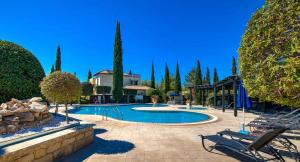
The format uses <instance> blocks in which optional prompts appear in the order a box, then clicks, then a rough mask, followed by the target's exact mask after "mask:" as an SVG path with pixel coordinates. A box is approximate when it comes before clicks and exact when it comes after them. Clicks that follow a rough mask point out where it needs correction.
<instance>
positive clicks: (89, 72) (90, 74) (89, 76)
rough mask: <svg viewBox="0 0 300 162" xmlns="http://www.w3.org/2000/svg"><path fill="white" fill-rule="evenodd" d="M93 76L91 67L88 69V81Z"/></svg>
mask: <svg viewBox="0 0 300 162" xmlns="http://www.w3.org/2000/svg"><path fill="white" fill-rule="evenodd" d="M92 77H93V75H92V72H91V69H89V71H88V78H87V82H90V79H91V78H92Z"/></svg>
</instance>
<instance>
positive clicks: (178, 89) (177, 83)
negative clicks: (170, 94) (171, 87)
mask: <svg viewBox="0 0 300 162" xmlns="http://www.w3.org/2000/svg"><path fill="white" fill-rule="evenodd" d="M175 91H176V92H178V93H180V92H181V79H180V72H179V65H178V61H177V64H176V75H175Z"/></svg>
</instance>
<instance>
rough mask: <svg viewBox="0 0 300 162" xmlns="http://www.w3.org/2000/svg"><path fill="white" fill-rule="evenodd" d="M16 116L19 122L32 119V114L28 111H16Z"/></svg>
mask: <svg viewBox="0 0 300 162" xmlns="http://www.w3.org/2000/svg"><path fill="white" fill-rule="evenodd" d="M16 116H17V117H19V119H20V122H32V121H34V116H33V115H32V113H30V112H25V113H16Z"/></svg>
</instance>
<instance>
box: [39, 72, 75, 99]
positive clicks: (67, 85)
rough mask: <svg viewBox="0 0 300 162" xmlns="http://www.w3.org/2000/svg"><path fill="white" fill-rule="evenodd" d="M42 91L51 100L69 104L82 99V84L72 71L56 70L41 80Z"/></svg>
mask: <svg viewBox="0 0 300 162" xmlns="http://www.w3.org/2000/svg"><path fill="white" fill-rule="evenodd" d="M40 86H41V92H42V94H43V95H44V96H45V97H46V98H47V99H48V100H50V101H52V102H55V103H59V104H67V103H72V102H74V101H78V100H79V99H80V94H81V85H80V82H79V80H78V79H77V78H76V77H75V76H74V75H72V74H70V73H66V72H64V73H62V72H60V71H55V72H54V73H51V74H50V75H48V76H47V77H45V78H44V79H43V81H42V82H41V85H40Z"/></svg>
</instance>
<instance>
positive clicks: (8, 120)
mask: <svg viewBox="0 0 300 162" xmlns="http://www.w3.org/2000/svg"><path fill="white" fill-rule="evenodd" d="M4 122H5V123H7V124H12V125H18V124H19V122H20V119H19V117H17V116H8V117H4Z"/></svg>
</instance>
